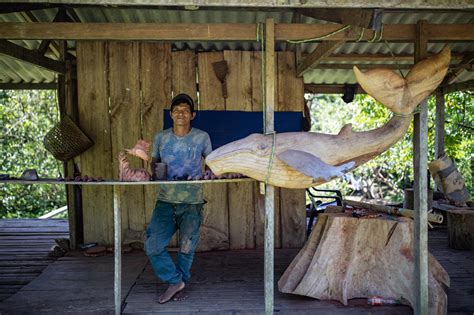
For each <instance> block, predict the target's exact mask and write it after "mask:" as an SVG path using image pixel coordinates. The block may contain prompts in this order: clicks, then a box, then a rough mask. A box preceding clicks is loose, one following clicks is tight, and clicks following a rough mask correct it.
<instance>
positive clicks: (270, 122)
mask: <svg viewBox="0 0 474 315" xmlns="http://www.w3.org/2000/svg"><path fill="white" fill-rule="evenodd" d="M263 58H265V109H264V111H265V121H264V125H263V131H264V133H265V134H270V133H273V135H275V134H274V132H275V126H274V124H275V120H274V114H275V113H274V112H275V109H276V106H277V103H276V101H275V97H276V91H275V87H276V81H277V74H276V60H275V22H274V21H273V19H272V18H267V19H266V20H265V55H264V56H263ZM275 191H277V188H276V187H274V186H272V185H268V184H267V183H265V246H264V252H265V256H264V270H263V272H264V277H263V279H264V292H265V314H267V315H270V314H273V307H274V305H273V304H274V292H273V291H274V286H275V284H274V273H275V270H274V260H275V258H274V247H275V235H274V234H275V220H274V218H275V212H276V211H275V208H276V207H275V203H274V200H275V199H274V198H275V195H276V194H275ZM276 209H278V208H276Z"/></svg>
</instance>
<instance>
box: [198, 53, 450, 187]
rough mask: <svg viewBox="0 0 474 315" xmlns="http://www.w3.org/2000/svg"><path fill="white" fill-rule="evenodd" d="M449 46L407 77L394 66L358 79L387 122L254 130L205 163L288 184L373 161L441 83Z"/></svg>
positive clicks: (319, 179)
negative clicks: (362, 127)
mask: <svg viewBox="0 0 474 315" xmlns="http://www.w3.org/2000/svg"><path fill="white" fill-rule="evenodd" d="M449 62H450V49H449V48H448V47H447V46H446V47H445V48H443V50H442V51H441V52H440V53H439V54H437V55H435V56H432V57H430V58H428V59H425V60H422V61H420V62H418V63H417V64H416V65H414V66H413V68H412V69H411V70H410V72H409V73H408V75H407V76H406V78H402V77H401V76H400V75H398V74H397V73H396V72H394V71H392V70H389V69H373V70H369V71H367V72H361V71H360V70H359V69H358V68H357V67H354V73H355V76H356V79H357V81H358V82H359V84H360V85H361V86H362V88H363V89H364V90H365V91H366V92H367V94H369V95H371V96H372V97H373V98H375V99H376V100H377V101H379V102H380V103H382V104H383V105H385V106H386V107H387V108H389V109H390V110H391V111H392V112H393V113H394V115H393V117H392V118H391V119H390V120H389V121H388V122H387V123H386V124H385V125H384V126H382V127H380V128H377V129H373V130H370V131H363V132H354V131H352V127H351V125H350V124H347V125H345V126H344V127H342V129H341V131H340V132H339V133H338V134H337V135H331V134H323V133H313V132H287V133H279V134H275V135H263V134H252V135H250V136H248V137H246V138H244V139H241V140H238V141H234V142H231V143H228V144H226V145H224V146H222V147H220V148H218V149H217V150H215V151H213V152H212V153H211V154H209V155H208V156H207V158H206V164H207V165H208V166H209V167H210V168H211V170H212V171H213V172H214V173H215V174H216V175H220V174H223V173H241V174H244V175H246V176H249V177H252V178H254V179H256V180H259V181H267V179H268V183H269V184H271V185H274V186H279V187H285V188H307V187H310V186H316V185H319V184H322V183H325V182H327V181H330V180H331V179H333V178H336V177H339V176H341V175H342V174H343V173H345V172H347V171H350V170H352V169H354V168H355V167H357V166H359V165H361V164H363V163H365V162H367V161H369V160H370V159H372V158H373V157H375V156H377V155H379V154H381V153H382V152H384V151H385V150H387V149H388V148H390V147H391V146H392V145H393V144H395V143H396V142H397V141H398V140H399V139H400V138H401V137H402V136H403V135H404V134H405V132H406V131H407V129H408V127H409V125H410V122H411V120H412V113H413V111H414V110H415V108H416V106H417V105H418V104H419V103H420V102H421V101H422V100H423V99H425V98H426V97H427V96H428V95H430V94H431V93H432V92H433V91H434V90H435V89H436V87H437V86H438V85H439V84H440V83H441V81H442V80H443V78H444V76H445V75H446V72H447V70H448V67H449Z"/></svg>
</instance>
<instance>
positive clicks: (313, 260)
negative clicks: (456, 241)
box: [278, 213, 449, 314]
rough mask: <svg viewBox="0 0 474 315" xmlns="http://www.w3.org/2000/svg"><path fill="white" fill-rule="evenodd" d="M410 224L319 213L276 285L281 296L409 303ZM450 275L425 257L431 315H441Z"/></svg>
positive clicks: (411, 286) (411, 290)
mask: <svg viewBox="0 0 474 315" xmlns="http://www.w3.org/2000/svg"><path fill="white" fill-rule="evenodd" d="M414 268H415V266H414V252H413V224H412V221H411V220H410V219H408V218H398V220H388V219H383V218H372V219H368V218H354V217H351V216H350V215H349V214H345V213H341V214H336V213H333V214H322V215H320V216H319V217H318V222H317V224H316V226H315V227H314V229H313V232H312V233H311V235H310V238H309V240H308V241H307V243H306V245H305V246H304V247H303V249H302V250H301V251H300V252H299V253H298V255H297V256H296V258H295V259H294V260H293V261H292V263H291V264H290V266H289V267H288V268H287V270H286V271H285V273H284V274H283V276H282V277H281V278H280V280H279V282H278V288H279V289H280V291H281V292H284V293H293V294H298V295H305V296H310V297H313V298H317V299H321V300H338V301H340V302H341V303H343V304H344V305H347V301H348V300H349V299H352V298H364V297H368V296H370V295H380V296H383V297H386V298H395V299H400V298H402V303H403V304H407V305H410V306H413V305H414V303H415V301H414V296H415V292H414V288H415V283H414V282H415V278H414ZM448 286H449V276H448V274H447V273H446V271H445V270H444V269H443V267H442V266H441V265H440V264H439V263H438V261H436V259H435V258H434V257H433V256H431V255H430V256H429V306H430V314H445V313H446V311H447V295H446V293H445V291H444V287H448Z"/></svg>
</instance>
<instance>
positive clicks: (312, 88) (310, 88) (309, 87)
mask: <svg viewBox="0 0 474 315" xmlns="http://www.w3.org/2000/svg"><path fill="white" fill-rule="evenodd" d="M344 86H345V85H344V84H305V85H304V91H305V93H313V94H344ZM356 93H357V94H365V91H364V89H362V88H361V87H360V86H358V87H357V90H356Z"/></svg>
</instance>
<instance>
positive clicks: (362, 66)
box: [318, 62, 474, 71]
mask: <svg viewBox="0 0 474 315" xmlns="http://www.w3.org/2000/svg"><path fill="white" fill-rule="evenodd" d="M354 66H357V67H358V68H359V69H377V68H388V69H402V70H405V69H411V68H413V63H411V64H408V63H404V64H396V63H384V64H381V63H378V64H366V63H354V62H353V63H320V64H319V65H318V69H352V67H354ZM449 68H450V69H451V70H452V69H461V70H468V71H472V70H474V66H473V65H472V64H451V65H450V66H449Z"/></svg>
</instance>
